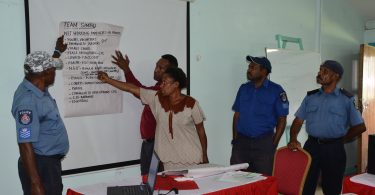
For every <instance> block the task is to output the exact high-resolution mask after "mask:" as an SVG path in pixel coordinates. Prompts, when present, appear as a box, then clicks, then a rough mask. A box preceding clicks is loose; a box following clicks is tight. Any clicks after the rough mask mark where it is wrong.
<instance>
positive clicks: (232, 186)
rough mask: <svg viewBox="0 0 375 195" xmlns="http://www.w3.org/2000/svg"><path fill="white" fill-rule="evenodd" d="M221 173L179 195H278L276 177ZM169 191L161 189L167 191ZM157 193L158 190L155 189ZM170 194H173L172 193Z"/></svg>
mask: <svg viewBox="0 0 375 195" xmlns="http://www.w3.org/2000/svg"><path fill="white" fill-rule="evenodd" d="M218 177H220V175H215V176H209V177H204V178H199V179H196V180H195V182H196V183H197V185H198V186H199V189H196V190H179V195H184V194H186V195H187V194H189V195H190V194H205V195H230V194H238V195H240V194H243V195H245V194H246V195H251V194H254V195H277V181H276V178H275V177H266V179H264V180H260V181H256V182H253V183H245V184H239V183H231V182H223V181H218V180H217V178H218ZM140 181H141V179H140V178H129V179H124V180H120V181H112V182H108V183H99V184H94V185H90V186H82V187H78V188H75V189H70V190H69V191H68V193H67V195H80V194H89V195H105V194H106V191H107V187H108V186H115V185H137V184H139V183H140ZM166 192H168V191H160V193H166ZM154 194H155V195H157V194H158V191H157V190H155V192H154ZM170 194H173V192H172V193H170Z"/></svg>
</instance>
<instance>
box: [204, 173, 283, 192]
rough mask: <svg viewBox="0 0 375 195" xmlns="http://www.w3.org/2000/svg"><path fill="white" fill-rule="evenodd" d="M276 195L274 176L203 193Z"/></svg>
mask: <svg viewBox="0 0 375 195" xmlns="http://www.w3.org/2000/svg"><path fill="white" fill-rule="evenodd" d="M234 194H235V195H242V194H243V195H249V194H252V195H277V181H276V178H275V177H267V179H265V180H261V181H257V182H254V183H249V184H245V185H241V186H237V187H233V188H228V189H224V190H219V191H216V192H210V193H207V194H205V195H234Z"/></svg>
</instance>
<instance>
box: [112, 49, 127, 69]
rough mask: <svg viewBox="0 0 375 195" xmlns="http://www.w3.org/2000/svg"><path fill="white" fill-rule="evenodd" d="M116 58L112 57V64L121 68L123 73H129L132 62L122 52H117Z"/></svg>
mask: <svg viewBox="0 0 375 195" xmlns="http://www.w3.org/2000/svg"><path fill="white" fill-rule="evenodd" d="M115 53H116V56H114V55H112V59H113V61H112V63H114V64H116V65H117V66H118V67H119V68H121V69H122V70H123V71H125V72H128V71H129V70H130V69H129V64H130V60H129V58H128V56H127V55H125V57H124V56H123V55H122V53H121V51H119V50H116V51H115Z"/></svg>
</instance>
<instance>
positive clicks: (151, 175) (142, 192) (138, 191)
mask: <svg viewBox="0 0 375 195" xmlns="http://www.w3.org/2000/svg"><path fill="white" fill-rule="evenodd" d="M159 162H160V159H159V157H158V155H157V154H156V152H155V151H154V152H153V154H152V158H151V164H150V170H149V172H148V177H147V183H146V184H140V185H132V186H110V187H107V195H125V194H126V195H133V194H134V195H152V194H153V193H154V186H155V182H156V175H157V173H158V168H159Z"/></svg>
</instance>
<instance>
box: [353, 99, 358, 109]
mask: <svg viewBox="0 0 375 195" xmlns="http://www.w3.org/2000/svg"><path fill="white" fill-rule="evenodd" d="M353 104H354V108H355V109H357V110H359V106H358V104H357V101H355V99H354V100H353Z"/></svg>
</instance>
